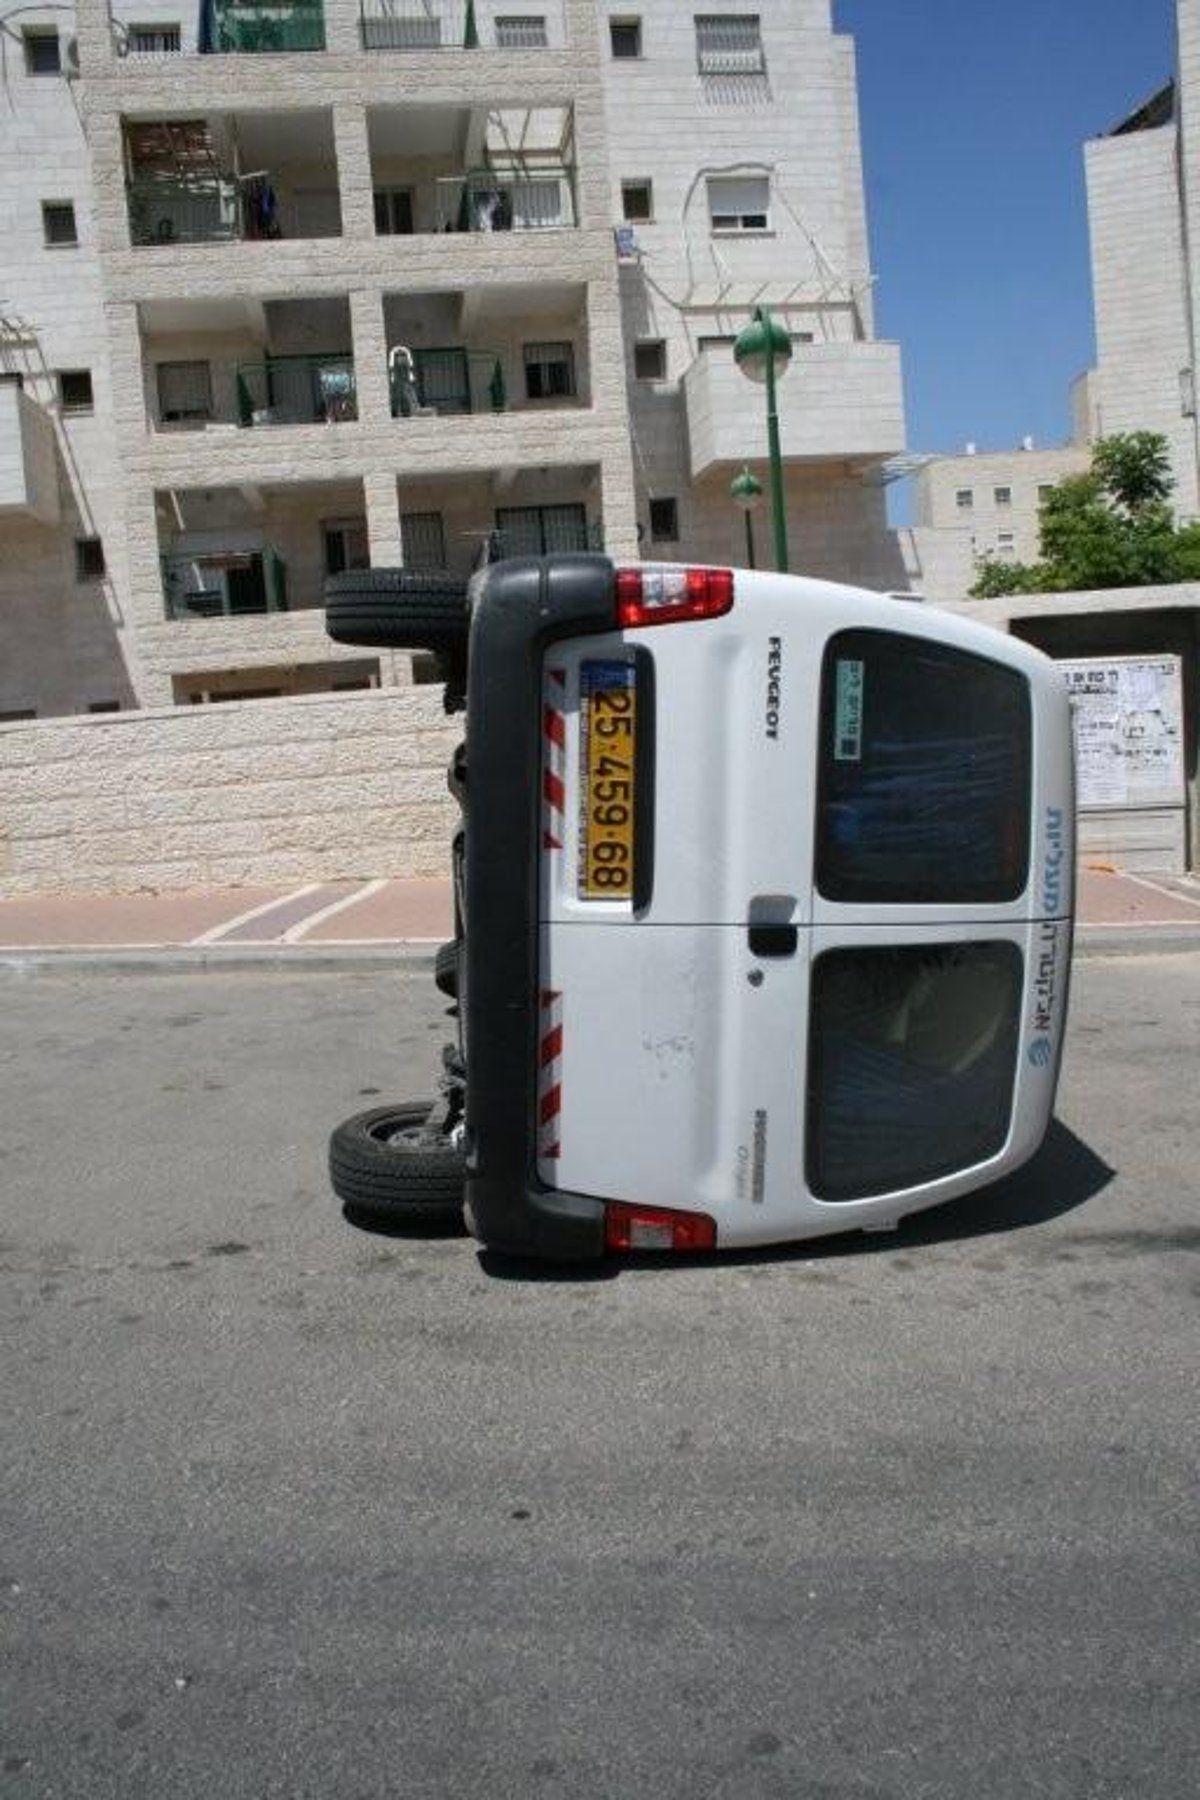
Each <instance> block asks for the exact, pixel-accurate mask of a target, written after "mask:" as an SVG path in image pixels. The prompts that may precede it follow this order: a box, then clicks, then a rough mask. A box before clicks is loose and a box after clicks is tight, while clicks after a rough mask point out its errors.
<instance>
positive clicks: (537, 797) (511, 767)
mask: <svg viewBox="0 0 1200 1800" xmlns="http://www.w3.org/2000/svg"><path fill="white" fill-rule="evenodd" d="M614 615H615V584H614V578H613V566H612V563H611V562H610V561H609V560H608V558H607V557H604V556H553V557H541V558H530V559H528V560H519V561H512V562H503V563H495V564H493V565H492V566H491V567H490V568H488V569H485V570H482V571H481V572H480V573H479V574H478V575H477V576H476V577H475V578H474V580H473V582H472V584H471V639H470V652H469V663H468V677H467V814H466V854H465V891H466V915H467V930H466V961H467V979H466V998H465V1013H466V1021H465V1022H466V1050H467V1104H466V1133H467V1135H466V1149H467V1189H466V1194H467V1203H468V1206H469V1208H470V1211H471V1216H472V1219H473V1221H474V1226H475V1230H476V1233H477V1235H478V1236H479V1238H480V1240H481V1241H482V1242H483V1243H484V1244H486V1245H487V1246H488V1247H489V1248H492V1249H496V1250H502V1251H506V1252H509V1253H512V1254H525V1255H534V1256H540V1257H544V1258H546V1259H547V1260H549V1261H557V1262H575V1261H583V1260H587V1259H590V1258H594V1257H598V1256H600V1255H602V1254H603V1250H604V1207H603V1203H602V1202H601V1201H599V1200H597V1199H594V1198H592V1197H591V1196H589V1195H584V1194H571V1193H565V1192H563V1191H562V1190H561V1189H558V1188H548V1187H546V1186H545V1185H544V1184H543V1183H542V1182H541V1181H540V1180H539V1179H538V1175H537V1157H536V1145H537V1124H536V1119H537V1066H538V1065H537V1058H538V1036H539V1017H540V1008H539V991H538V989H539V981H538V887H539V867H538V865H539V858H540V855H541V779H542V730H541V724H542V663H543V658H544V655H545V651H546V647H547V645H549V644H551V643H553V642H554V641H555V640H556V639H559V638H565V637H579V636H582V635H584V634H586V633H588V632H596V631H610V630H611V629H612V627H613V624H614Z"/></svg>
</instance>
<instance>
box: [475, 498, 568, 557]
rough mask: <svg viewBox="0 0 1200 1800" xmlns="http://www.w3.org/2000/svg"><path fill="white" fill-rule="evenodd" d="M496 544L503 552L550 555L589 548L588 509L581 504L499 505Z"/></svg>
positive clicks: (508, 553) (505, 553)
mask: <svg viewBox="0 0 1200 1800" xmlns="http://www.w3.org/2000/svg"><path fill="white" fill-rule="evenodd" d="M496 533H497V536H498V538H499V543H498V545H497V548H498V549H499V551H500V554H501V555H502V556H552V555H554V554H555V553H556V552H557V551H560V550H586V549H587V548H588V528H587V511H586V509H585V508H584V507H583V506H580V505H566V506H498V507H497V508H496Z"/></svg>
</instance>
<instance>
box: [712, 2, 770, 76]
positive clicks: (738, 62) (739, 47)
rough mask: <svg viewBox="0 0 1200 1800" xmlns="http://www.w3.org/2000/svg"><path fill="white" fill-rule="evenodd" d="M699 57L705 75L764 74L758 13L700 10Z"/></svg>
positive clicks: (764, 61)
mask: <svg viewBox="0 0 1200 1800" xmlns="http://www.w3.org/2000/svg"><path fill="white" fill-rule="evenodd" d="M696 60H697V63H698V66H699V69H700V73H701V74H702V75H762V74H764V73H765V71H766V67H767V63H766V58H765V57H764V55H763V47H762V30H761V26H760V22H759V17H758V14H757V13H698V14H697V15H696Z"/></svg>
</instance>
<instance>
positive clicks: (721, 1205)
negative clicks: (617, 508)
mask: <svg viewBox="0 0 1200 1800" xmlns="http://www.w3.org/2000/svg"><path fill="white" fill-rule="evenodd" d="M327 623H328V626H329V629H330V631H331V633H332V634H333V635H334V636H336V637H338V638H339V639H340V640H341V641H344V642H346V641H348V642H355V643H372V644H381V643H388V644H392V645H400V644H403V645H407V646H409V647H412V648H423V649H427V650H432V651H434V652H435V653H436V654H438V655H439V657H440V658H441V659H442V662H443V666H444V672H445V673H446V675H447V678H448V683H449V686H448V696H449V699H448V704H454V703H455V701H456V699H457V700H458V701H465V710H466V735H465V741H464V746H463V747H462V748H461V749H460V752H459V754H458V755H457V756H456V758H455V763H454V765H453V769H452V786H453V787H454V789H455V791H456V792H457V793H458V794H459V796H460V799H461V801H462V805H463V814H464V830H463V833H462V834H461V837H460V840H459V841H458V843H457V846H456V854H455V865H456V895H457V899H458V906H457V915H458V917H457V923H458V932H459V936H458V938H457V939H456V942H455V945H454V946H447V948H446V951H445V952H444V953H443V956H442V957H441V958H439V983H440V985H443V986H444V987H445V988H446V990H447V991H448V992H452V993H454V994H455V995H456V997H457V1001H458V1010H459V1014H460V1027H461V1036H460V1043H459V1045H458V1046H457V1047H456V1048H455V1049H453V1050H452V1051H451V1052H450V1053H448V1055H447V1059H446V1060H447V1071H448V1072H447V1078H446V1083H445V1087H446V1093H445V1094H444V1096H443V1098H442V1100H441V1101H440V1102H439V1103H438V1104H437V1105H436V1106H434V1107H433V1108H431V1107H430V1106H429V1103H428V1102H426V1103H424V1104H423V1105H421V1106H419V1107H413V1106H409V1107H400V1108H390V1109H389V1108H378V1109H375V1111H374V1112H373V1113H371V1114H365V1115H360V1116H359V1118H358V1119H356V1120H350V1121H347V1122H346V1124H345V1125H343V1126H340V1127H339V1128H338V1131H337V1132H335V1133H334V1140H333V1145H332V1148H331V1167H332V1170H333V1178H334V1185H335V1188H336V1190H337V1191H338V1193H339V1194H340V1195H341V1197H342V1198H343V1200H345V1201H346V1202H347V1205H348V1206H355V1205H358V1206H362V1207H366V1208H367V1209H368V1210H370V1209H371V1208H372V1206H374V1207H375V1209H376V1210H386V1208H387V1207H388V1206H392V1205H399V1206H403V1205H414V1204H415V1205H416V1206H417V1207H422V1206H423V1207H425V1208H427V1209H429V1208H435V1209H436V1208H439V1207H441V1208H449V1207H454V1208H455V1209H457V1207H458V1206H459V1204H460V1202H461V1201H462V1200H463V1199H465V1211H466V1218H467V1221H468V1223H469V1225H470V1228H471V1229H472V1230H473V1231H474V1232H475V1234H476V1235H477V1237H479V1238H480V1239H481V1241H482V1242H483V1243H484V1244H485V1245H488V1246H490V1247H491V1248H493V1249H496V1250H499V1251H502V1252H511V1253H517V1254H533V1255H537V1256H542V1257H546V1258H550V1259H555V1260H576V1259H585V1258H591V1257H599V1256H601V1255H603V1254H604V1253H605V1252H612V1251H625V1250H638V1249H680V1250H688V1249H711V1248H714V1247H715V1248H718V1249H719V1248H722V1247H726V1246H743V1245H760V1244H772V1243H782V1242H787V1241H790V1240H796V1239H803V1238H811V1237H816V1236H819V1235H822V1234H825V1233H830V1232H840V1231H846V1230H848V1229H856V1228H867V1229H872V1228H880V1227H886V1226H890V1225H893V1224H894V1223H895V1222H896V1221H897V1220H899V1219H901V1218H902V1217H904V1216H905V1215H906V1214H908V1213H912V1212H915V1211H918V1210H919V1209H921V1208H924V1207H929V1206H934V1205H937V1204H939V1203H940V1202H942V1201H945V1200H949V1199H951V1198H953V1197H955V1196H959V1195H963V1194H966V1193H968V1192H969V1191H970V1190H971V1189H974V1188H978V1187H980V1186H982V1185H983V1184H985V1183H987V1182H991V1181H993V1180H995V1179H996V1178H997V1177H999V1176H1001V1175H1004V1174H1007V1173H1008V1172H1009V1171H1010V1170H1012V1169H1015V1168H1016V1167H1017V1166H1018V1165H1019V1164H1020V1163H1022V1162H1024V1161H1025V1160H1026V1159H1027V1158H1028V1157H1029V1156H1030V1155H1031V1154H1032V1153H1033V1152H1034V1151H1035V1150H1036V1149H1037V1147H1038V1145H1039V1144H1040V1143H1041V1141H1042V1138H1043V1136H1044V1134H1045V1132H1046V1129H1047V1126H1048V1124H1049V1121H1050V1118H1051V1113H1052V1109H1053V1104H1054V1094H1055V1086H1056V1081H1057V1075H1058V1068H1059V1059H1060V1055H1061V1049H1062V1040H1063V1031H1064V1025H1065V1009H1066V998H1067V984H1068V974H1069V967H1070V955H1071V930H1072V904H1073V869H1074V842H1073V833H1074V796H1073V778H1072V755H1071V734H1070V721H1069V710H1068V701H1067V696H1066V692H1065V689H1064V686H1063V683H1062V681H1061V679H1060V678H1059V677H1058V675H1057V673H1056V672H1055V670H1054V667H1053V665H1052V664H1051V663H1050V662H1049V661H1048V660H1047V659H1046V658H1044V657H1043V656H1042V655H1041V654H1040V653H1039V652H1037V651H1035V650H1033V649H1031V648H1029V647H1028V646H1026V645H1024V644H1022V643H1020V642H1018V641H1016V640H1014V639H1012V638H1009V637H1006V636H1003V635H1002V634H1000V633H998V632H995V631H992V630H990V629H988V628H987V627H982V626H978V625H975V624H973V623H971V622H970V621H967V620H964V619H961V618H958V617H955V616H952V615H950V614H948V613H942V612H938V611H935V610H932V609H929V608H926V607H924V606H921V605H920V604H916V603H913V602H906V601H903V600H896V599H892V598H885V597H883V596H880V595H877V594H872V593H868V592H864V591H861V590H858V589H854V588H848V587H841V586H836V585H833V584H831V583H827V582H821V581H814V580H807V579H801V578H798V577H790V576H780V575H775V574H766V573H761V572H759V573H756V572H753V571H743V570H730V569H717V568H711V569H710V568H697V567H677V566H665V565H656V564H652V563H637V564H630V565H628V566H619V565H614V564H613V563H612V562H611V561H609V560H608V559H607V558H605V557H602V556H583V555H577V556H570V555H563V556H550V557H544V558H539V559H527V560H515V561H510V562H500V563H495V564H493V565H491V566H490V567H488V568H486V569H484V570H482V571H481V572H480V573H478V574H477V575H476V576H475V577H474V578H473V580H472V582H471V584H470V589H469V592H468V595H467V597H466V600H465V602H464V599H463V596H462V590H461V588H458V589H456V588H455V586H454V584H453V582H452V581H450V579H449V578H448V577H444V576H441V577H439V576H420V575H416V574H411V573H408V574H405V573H402V572H399V571H369V572H361V573H356V574H352V575H346V576H342V577H338V578H335V579H334V580H333V581H332V582H331V583H330V584H329V587H328V589H327Z"/></svg>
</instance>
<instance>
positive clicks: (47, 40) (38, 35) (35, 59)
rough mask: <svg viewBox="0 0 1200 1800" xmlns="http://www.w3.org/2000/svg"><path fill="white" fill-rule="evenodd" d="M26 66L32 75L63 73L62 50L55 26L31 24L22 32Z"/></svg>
mask: <svg viewBox="0 0 1200 1800" xmlns="http://www.w3.org/2000/svg"><path fill="white" fill-rule="evenodd" d="M21 35H22V37H23V38H24V40H25V67H26V70H27V71H28V73H29V74H30V75H61V73H62V50H61V48H60V46H59V41H58V32H57V31H55V30H54V29H53V27H49V28H48V27H46V26H44V25H30V26H28V27H27V28H26V30H25V31H23V32H22V34H21Z"/></svg>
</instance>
